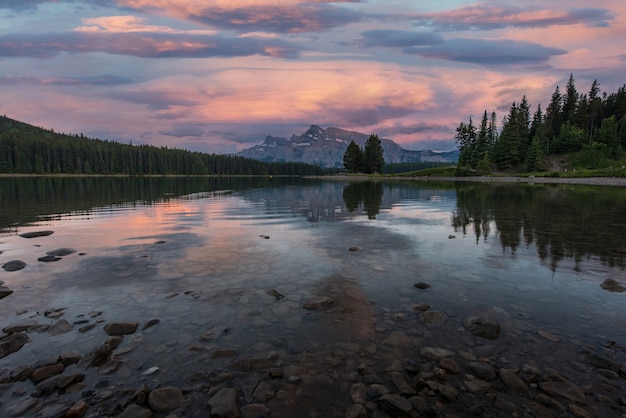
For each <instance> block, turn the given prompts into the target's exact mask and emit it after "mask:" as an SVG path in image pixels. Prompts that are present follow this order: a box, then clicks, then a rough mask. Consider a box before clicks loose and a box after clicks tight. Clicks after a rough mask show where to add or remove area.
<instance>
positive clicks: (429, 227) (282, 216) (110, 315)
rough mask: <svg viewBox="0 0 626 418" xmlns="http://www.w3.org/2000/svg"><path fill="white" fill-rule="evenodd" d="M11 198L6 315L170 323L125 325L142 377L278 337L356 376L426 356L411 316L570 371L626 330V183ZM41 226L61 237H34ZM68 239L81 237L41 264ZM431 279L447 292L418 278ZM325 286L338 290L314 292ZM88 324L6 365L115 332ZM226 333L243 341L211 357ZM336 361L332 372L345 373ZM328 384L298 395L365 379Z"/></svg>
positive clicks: (54, 186) (34, 186) (47, 181)
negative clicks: (490, 329) (583, 355)
mask: <svg viewBox="0 0 626 418" xmlns="http://www.w3.org/2000/svg"><path fill="white" fill-rule="evenodd" d="M0 202H1V203H0V251H2V253H1V254H0V264H4V263H5V262H7V261H9V260H15V259H19V260H23V261H24V262H26V263H27V266H26V268H24V269H23V270H20V271H16V272H6V271H4V270H0V280H2V281H4V282H5V286H7V287H9V288H10V289H12V290H14V293H13V294H12V295H10V296H8V297H6V298H4V299H3V300H2V301H1V302H0V312H1V315H0V325H1V326H2V327H6V326H8V325H11V324H15V323H19V322H20V321H22V322H23V321H26V320H36V321H38V323H41V324H44V323H48V324H52V323H54V322H56V320H57V319H58V318H54V319H53V318H49V317H47V316H45V315H44V312H46V311H48V312H49V311H52V310H54V309H59V310H60V309H62V312H63V316H62V318H65V319H66V320H67V321H69V322H70V323H73V322H77V321H78V322H79V323H83V322H84V321H87V322H91V323H93V322H96V321H97V320H98V318H102V319H103V323H104V321H106V322H112V321H138V322H139V323H140V324H144V323H146V322H147V321H148V320H150V319H158V320H159V321H160V322H159V324H157V325H156V326H154V327H151V328H149V329H147V330H145V331H140V332H138V333H137V334H135V335H133V336H130V337H127V339H126V343H125V344H126V345H127V347H126V348H125V350H126V352H125V353H124V354H121V355H120V357H122V358H124V362H125V365H124V367H123V368H122V369H121V370H118V371H117V372H116V373H115V374H114V375H113V378H112V379H116V382H118V383H116V384H123V385H127V386H128V387H135V386H136V385H138V384H140V383H141V382H145V381H146V379H147V378H146V377H145V376H143V371H145V370H146V369H148V368H150V367H159V368H160V372H159V374H158V377H157V378H154V379H155V382H156V381H157V380H158V384H173V385H178V386H180V385H182V384H184V383H185V382H186V383H188V380H189V376H192V375H194V373H198V372H199V371H200V370H202V371H205V372H207V373H210V372H216V371H220V370H226V369H228V367H229V366H230V365H232V363H233V362H234V361H236V360H237V359H241V358H249V357H254V356H257V357H258V356H261V357H264V356H267V355H269V353H271V352H278V353H279V355H280V356H281V358H282V359H283V361H285V363H290V362H294V363H295V362H298V361H299V362H302V361H304V360H303V359H302V356H303V355H305V354H306V355H308V356H311V358H313V357H315V358H317V359H318V360H316V361H317V362H313V363H315V365H310V368H311V369H316V370H317V369H320V370H321V369H323V368H324V367H323V365H324V364H326V366H328V364H327V363H329V362H330V363H331V364H332V363H333V360H332V359H333V358H339V360H338V361H339V363H340V364H342V365H343V366H345V369H346V370H345V372H344V373H349V370H350V369H352V370H354V369H356V366H357V365H358V362H362V361H368V359H369V361H370V362H371V363H372V364H375V363H376V362H377V361H379V357H382V358H384V359H386V360H389V361H390V362H392V361H393V359H394V358H397V357H399V356H407V355H408V356H411V351H410V350H411V349H410V347H409V348H407V347H398V346H396V345H394V344H391V348H389V347H390V344H385V341H387V342H389V340H388V338H390V336H392V335H398V334H394V333H397V332H401V333H402V334H403V335H406V336H408V337H410V338H413V341H414V342H421V343H422V344H427V345H429V346H440V347H449V348H453V349H454V350H466V351H472V350H474V351H476V352H477V354H479V352H480V347H481V346H482V345H483V344H484V345H489V347H490V350H491V351H490V353H491V355H492V356H494V358H496V357H498V355H499V356H500V358H507V357H511V358H513V357H519V356H522V357H524V361H525V362H529V363H531V364H538V365H541V364H543V365H546V363H548V364H551V365H552V366H555V365H557V364H559V361H562V362H563V363H562V364H563V367H566V365H567V364H571V362H574V361H578V360H580V358H578V357H577V356H578V355H579V354H580V352H581V349H582V348H583V347H586V349H587V350H590V349H591V350H593V349H595V348H601V347H604V346H607V344H611V346H613V345H615V344H617V345H618V346H624V345H626V303H625V299H624V298H625V297H626V293H611V292H607V291H605V290H603V289H602V288H601V287H600V284H601V283H602V281H603V280H605V279H606V278H609V277H612V278H615V279H616V280H618V281H620V280H621V281H622V283H624V280H623V278H624V272H623V267H624V257H625V256H626V222H625V221H624V219H626V191H625V190H623V189H621V188H600V187H589V186H569V185H518V184H515V185H507V184H497V185H488V184H468V183H463V184H454V183H392V182H390V183H387V182H353V183H350V182H340V181H333V182H326V181H320V180H307V179H281V178H263V179H258V178H257V179H252V178H250V179H245V178H237V179H225V178H136V179H135V178H25V179H15V178H3V179H0ZM42 230H51V231H54V233H53V234H52V235H49V236H45V237H37V238H31V239H25V238H22V237H21V236H19V234H22V233H25V232H33V231H42ZM59 248H72V249H75V250H76V252H75V253H73V254H70V255H68V256H64V257H62V259H61V260H59V261H56V262H49V263H44V262H39V261H37V259H38V258H39V257H42V256H44V255H46V253H47V252H48V251H52V250H55V249H59ZM418 282H424V283H428V284H429V285H430V288H428V289H425V290H420V289H417V288H415V287H414V284H416V283H418ZM274 291H275V292H277V293H279V294H280V295H282V296H284V297H283V298H277V297H275V296H273V295H275V294H276V293H273V292H274ZM324 298H331V300H333V302H334V303H333V306H332V307H330V308H320V309H315V310H309V309H304V308H303V306H304V304H306V303H307V302H311V301H313V302H315V301H318V302H319V301H322V300H324ZM420 303H428V304H429V305H431V310H434V311H438V312H443V313H445V317H446V319H445V320H444V321H443V322H441V323H435V324H430V323H425V322H424V320H423V318H422V319H420V312H419V311H415V310H414V307H415V306H416V305H417V304H420ZM472 315H484V316H486V317H489V318H492V319H493V320H497V321H498V322H499V323H500V324H501V325H502V329H503V331H502V336H501V337H500V338H499V340H498V341H496V342H495V343H494V342H491V341H482V340H481V339H475V337H474V336H472V335H471V334H469V333H468V332H467V331H466V330H464V328H463V320H464V319H465V318H466V317H468V316H472ZM79 326H81V325H78V324H77V325H76V329H75V330H74V331H72V332H69V333H66V334H62V335H57V336H50V335H48V334H33V335H30V338H31V342H29V343H28V344H27V345H26V346H24V348H22V349H21V350H20V351H18V352H16V353H13V354H11V355H9V356H7V357H5V358H3V359H0V368H3V367H4V368H6V369H9V370H10V369H13V368H14V367H16V366H17V365H28V364H32V363H34V362H36V361H37V360H38V359H40V358H42V357H46V356H48V357H49V356H51V355H52V356H54V355H58V354H60V353H62V352H64V351H67V350H77V351H79V352H81V353H86V352H89V351H90V350H92V349H93V347H96V346H98V345H99V344H102V343H103V341H104V339H106V335H105V334H104V332H103V331H102V329H101V327H96V328H94V329H92V330H90V331H87V332H79V331H78V327H79ZM545 333H548V334H545ZM542 334H543V335H549V336H551V337H555V338H556V339H557V340H558V342H557V343H555V341H552V340H548V339H546V338H542V337H541V335H542ZM493 344H496V347H499V348H493V347H494V345H493ZM555 344H557V345H555ZM222 349H232V350H235V351H236V353H237V354H236V356H235V357H234V358H233V357H229V358H220V357H216V356H215V355H211V353H215V352H216V350H222ZM398 350H400V351H398ZM494 350H495V351H494ZM497 353H500V354H497ZM351 354H353V357H354V358H351ZM329 359H331V360H329ZM311 361H312V360H311ZM508 361H512V360H508ZM331 369H334V371H331V370H327V371H325V372H324V373H327V374H328V375H329V376H330V379H331V380H333V381H337V382H341V381H342V377H341V376H335V375H334V374H333V373H337V370H339V369H338V368H337V367H335V366H333V367H331ZM318 371H319V370H318ZM309 372H310V373H309V374H311V373H313V372H312V371H310V370H309ZM304 374H307V373H304ZM322 374H323V373H322V372H319V373H318V375H322ZM87 379H88V380H89V379H92V380H93V381H94V382H95V381H97V380H98V377H97V376H94V377H89V376H88V377H87ZM244 381H245V379H244ZM120 382H123V383H120ZM315 382H317V381H315ZM315 382H313V383H312V384H314V383H315ZM317 383H319V385H318V386H315V387H316V388H317V390H318V392H317V393H316V392H315V391H314V390H313V389H311V391H310V392H307V393H308V397H307V394H305V395H304V396H303V395H302V394H301V393H300V395H298V396H300V398H298V400H297V402H298V403H299V404H300V405H303V406H302V408H305V407H306V408H313V407H312V406H311V405H312V404H315V405H317V406H316V407H317V408H318V410H321V412H323V411H325V412H324V413H328V414H335V415H341V416H343V413H344V410H345V403H346V397H347V396H348V395H347V394H345V393H343V394H342V395H340V394H339V393H340V392H341V391H339V392H333V390H331V389H329V388H330V387H332V385H330V386H329V385H327V384H321V383H320V382H317ZM322 383H323V382H322ZM155 384H156V383H155ZM242 385H243V386H244V387H245V382H244V383H242ZM325 391H326V392H325ZM344 392H345V388H344ZM314 393H315V394H314ZM294 396H296V395H294ZM320 399H327V402H326V405H325V406H323V407H322V406H320ZM347 399H349V398H347ZM307 402H309V403H310V404H307ZM276 404H277V405H276V407H277V408H279V407H280V405H279V404H280V401H278V400H277V401H276ZM282 407H283V408H286V410H289V407H291V408H294V406H293V403H291V404H290V403H289V402H286V401H285V402H284V403H283V404H282ZM324 408H327V409H324ZM342 408H344V409H342ZM285 413H286V412H285Z"/></svg>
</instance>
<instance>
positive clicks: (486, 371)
mask: <svg viewBox="0 0 626 418" xmlns="http://www.w3.org/2000/svg"><path fill="white" fill-rule="evenodd" d="M467 369H468V370H469V371H470V372H471V373H472V374H473V375H474V376H476V377H479V378H481V379H484V380H494V379H495V378H496V369H495V368H494V367H493V366H491V365H489V364H487V363H483V362H480V361H472V362H469V363H467Z"/></svg>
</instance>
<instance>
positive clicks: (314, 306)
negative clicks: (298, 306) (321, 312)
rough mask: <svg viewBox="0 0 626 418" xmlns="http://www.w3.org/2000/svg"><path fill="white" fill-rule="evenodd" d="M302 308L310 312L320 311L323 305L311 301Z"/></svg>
mask: <svg viewBox="0 0 626 418" xmlns="http://www.w3.org/2000/svg"><path fill="white" fill-rule="evenodd" d="M302 307H303V308H304V309H308V310H309V311H314V310H315V309H319V308H320V307H321V305H320V304H319V303H317V302H313V301H309V302H305V303H304V305H302Z"/></svg>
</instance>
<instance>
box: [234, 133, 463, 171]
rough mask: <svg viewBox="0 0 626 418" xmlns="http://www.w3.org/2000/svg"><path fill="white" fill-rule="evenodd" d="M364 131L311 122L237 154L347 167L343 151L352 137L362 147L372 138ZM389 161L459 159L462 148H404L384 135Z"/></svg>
mask: <svg viewBox="0 0 626 418" xmlns="http://www.w3.org/2000/svg"><path fill="white" fill-rule="evenodd" d="M369 136H370V135H369V134H364V133H361V132H356V131H349V130H346V129H341V128H336V127H328V128H326V129H323V128H322V127H321V126H319V125H311V126H310V127H309V129H307V131H306V132H304V133H303V134H302V135H296V134H292V135H291V138H281V137H275V136H271V135H268V136H266V137H265V140H264V141H263V143H262V144H259V145H255V146H252V147H250V148H246V149H244V150H242V151H240V152H238V153H237V154H236V155H238V156H240V157H245V158H251V159H255V160H260V161H264V162H300V163H306V164H313V165H318V166H320V167H323V168H341V167H343V155H344V153H345V152H346V149H347V148H348V144H350V141H354V142H355V143H356V144H357V145H359V146H360V147H361V148H364V147H365V143H366V141H367V139H368V138H369ZM380 141H381V144H382V146H383V152H384V158H385V164H390V163H394V164H395V163H411V162H441V163H455V162H456V161H458V155H459V153H458V150H455V151H448V152H436V151H432V150H422V151H412V150H407V149H404V148H402V147H401V146H400V145H399V144H398V143H396V142H394V141H392V140H391V139H386V138H380Z"/></svg>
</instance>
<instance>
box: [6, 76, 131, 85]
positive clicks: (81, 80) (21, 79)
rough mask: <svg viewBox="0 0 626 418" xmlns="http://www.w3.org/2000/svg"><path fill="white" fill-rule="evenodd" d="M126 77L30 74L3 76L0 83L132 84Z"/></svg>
mask: <svg viewBox="0 0 626 418" xmlns="http://www.w3.org/2000/svg"><path fill="white" fill-rule="evenodd" d="M134 83H135V81H134V80H133V79H131V78H128V77H121V76H116V75H107V74H103V75H94V76H86V77H51V78H39V77H31V76H17V77H15V76H4V77H0V84H7V85H18V84H19V85H42V86H43V85H46V86H120V85H127V84H134Z"/></svg>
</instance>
